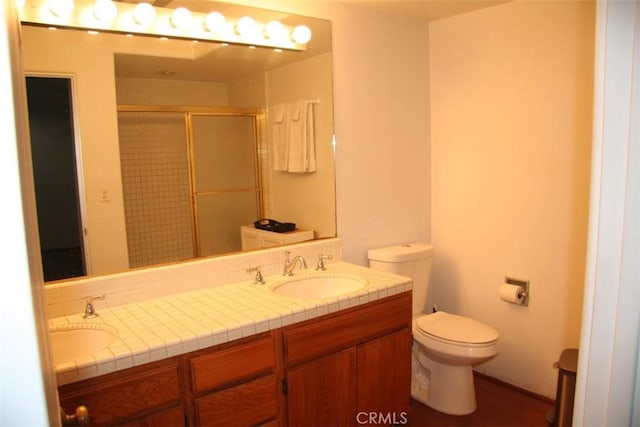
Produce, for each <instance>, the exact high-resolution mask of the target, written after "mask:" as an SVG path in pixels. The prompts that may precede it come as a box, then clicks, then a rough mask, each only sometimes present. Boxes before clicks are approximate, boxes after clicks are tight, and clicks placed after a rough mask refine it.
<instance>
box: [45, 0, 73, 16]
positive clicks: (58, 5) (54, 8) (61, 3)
mask: <svg viewBox="0 0 640 427" xmlns="http://www.w3.org/2000/svg"><path fill="white" fill-rule="evenodd" d="M73 7H74V4H73V0H49V10H50V11H51V13H53V14H54V15H56V16H57V17H59V18H66V17H68V16H69V15H71V12H73Z"/></svg>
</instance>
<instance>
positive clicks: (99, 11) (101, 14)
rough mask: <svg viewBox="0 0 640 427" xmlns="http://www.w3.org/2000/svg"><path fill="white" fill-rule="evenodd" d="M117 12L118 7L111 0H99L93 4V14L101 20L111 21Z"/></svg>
mask: <svg viewBox="0 0 640 427" xmlns="http://www.w3.org/2000/svg"><path fill="white" fill-rule="evenodd" d="M117 14H118V8H117V7H116V4H115V3H114V2H113V1H111V0H97V1H96V3H95V4H94V5H93V16H95V17H96V19H97V20H98V21H100V22H104V23H108V22H111V21H113V19H114V18H115V17H116V15H117Z"/></svg>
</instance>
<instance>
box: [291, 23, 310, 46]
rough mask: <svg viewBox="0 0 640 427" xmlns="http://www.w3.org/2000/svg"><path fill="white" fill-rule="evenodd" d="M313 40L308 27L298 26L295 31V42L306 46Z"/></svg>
mask: <svg viewBox="0 0 640 427" xmlns="http://www.w3.org/2000/svg"><path fill="white" fill-rule="evenodd" d="M309 40H311V30H310V29H309V27H307V26H306V25H298V26H297V27H296V28H294V30H293V41H295V42H296V43H298V44H306V43H309Z"/></svg>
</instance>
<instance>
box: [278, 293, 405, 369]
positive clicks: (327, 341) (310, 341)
mask: <svg viewBox="0 0 640 427" xmlns="http://www.w3.org/2000/svg"><path fill="white" fill-rule="evenodd" d="M410 326H411V293H410V292H406V293H403V294H400V295H397V296H392V297H389V298H385V299H384V300H381V301H376V302H373V303H370V304H367V305H364V306H362V307H358V308H355V309H352V310H350V311H348V312H346V313H340V314H337V315H335V316H330V317H326V318H321V319H313V320H311V321H308V322H305V323H303V324H302V325H293V326H290V327H288V328H286V329H285V330H284V333H283V337H284V346H285V347H284V348H285V363H287V364H289V365H290V364H295V363H299V362H302V361H305V360H309V359H312V358H315V357H318V356H322V355H325V354H329V353H333V352H336V351H339V350H342V349H344V348H347V347H349V346H352V345H356V344H358V343H361V342H364V341H366V340H369V339H372V338H375V337H377V336H380V335H383V334H386V333H388V332H393V331H395V330H398V329H401V328H403V327H410Z"/></svg>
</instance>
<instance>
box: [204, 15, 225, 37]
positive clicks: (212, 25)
mask: <svg viewBox="0 0 640 427" xmlns="http://www.w3.org/2000/svg"><path fill="white" fill-rule="evenodd" d="M226 23H227V21H226V20H225V18H224V15H223V14H221V13H220V12H211V13H210V14H208V15H207V16H205V18H204V28H205V29H206V30H207V31H209V32H211V33H221V32H222V30H223V29H224V26H225V24H226Z"/></svg>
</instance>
